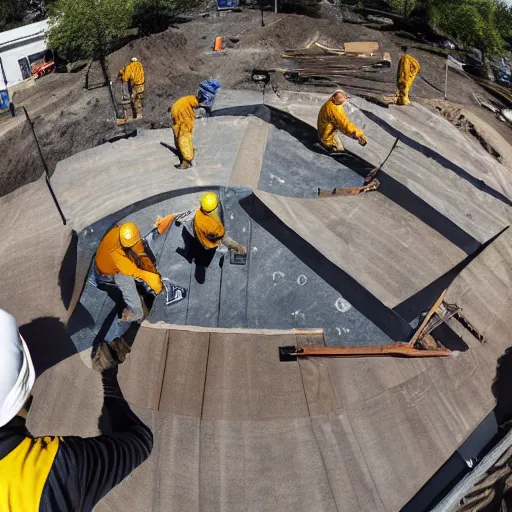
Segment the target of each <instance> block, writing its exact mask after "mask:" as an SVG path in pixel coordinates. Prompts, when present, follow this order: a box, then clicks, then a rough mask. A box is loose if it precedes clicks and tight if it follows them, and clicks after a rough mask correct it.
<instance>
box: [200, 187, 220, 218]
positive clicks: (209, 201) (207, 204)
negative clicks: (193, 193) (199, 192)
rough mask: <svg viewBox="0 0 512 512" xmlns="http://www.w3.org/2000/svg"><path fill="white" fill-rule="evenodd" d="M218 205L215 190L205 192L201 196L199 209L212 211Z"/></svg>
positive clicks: (205, 211) (206, 211)
mask: <svg viewBox="0 0 512 512" xmlns="http://www.w3.org/2000/svg"><path fill="white" fill-rule="evenodd" d="M218 206H219V197H218V196H217V194H216V193H215V192H206V194H205V195H204V196H203V197H202V198H201V210H203V212H204V213H212V212H213V211H214V210H216V209H217V207H218Z"/></svg>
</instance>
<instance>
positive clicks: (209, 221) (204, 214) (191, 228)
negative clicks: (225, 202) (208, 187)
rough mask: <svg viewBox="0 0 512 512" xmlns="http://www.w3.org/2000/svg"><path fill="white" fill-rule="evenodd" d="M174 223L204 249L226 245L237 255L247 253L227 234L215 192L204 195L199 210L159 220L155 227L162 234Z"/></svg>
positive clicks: (174, 214) (175, 214)
mask: <svg viewBox="0 0 512 512" xmlns="http://www.w3.org/2000/svg"><path fill="white" fill-rule="evenodd" d="M173 222H175V224H176V225H183V226H185V228H186V229H187V231H188V232H189V233H190V235H191V236H192V237H194V238H195V239H196V240H197V241H198V242H199V244H200V245H201V247H202V248H203V249H206V250H212V249H213V250H215V249H216V248H217V247H219V246H220V245H224V246H226V247H227V248H228V249H232V250H233V251H235V252H236V253H239V254H246V253H247V249H246V248H245V247H244V246H243V245H241V244H239V243H238V242H236V241H235V240H233V239H232V238H231V237H230V236H229V235H228V234H227V233H226V228H225V227H224V224H223V223H222V220H221V219H220V211H219V196H218V195H217V194H216V193H215V192H207V193H206V194H204V195H203V197H202V198H201V202H200V205H199V208H198V209H196V210H189V211H186V212H182V213H173V214H171V215H167V216H166V217H163V218H158V219H157V221H156V224H155V226H156V227H157V228H158V232H159V233H160V234H162V233H164V232H165V231H166V230H167V229H168V228H169V227H170V226H171V224H172V223H173Z"/></svg>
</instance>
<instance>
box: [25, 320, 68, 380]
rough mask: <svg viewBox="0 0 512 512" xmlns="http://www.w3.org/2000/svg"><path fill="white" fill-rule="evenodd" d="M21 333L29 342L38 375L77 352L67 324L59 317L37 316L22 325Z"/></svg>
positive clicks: (28, 345)
mask: <svg viewBox="0 0 512 512" xmlns="http://www.w3.org/2000/svg"><path fill="white" fill-rule="evenodd" d="M20 333H21V335H22V336H23V339H24V340H25V342H26V343H27V347H28V349H29V351H30V355H31V357H32V361H33V363H34V369H35V372H36V375H37V376H39V375H41V374H42V373H43V372H45V371H46V370H48V369H49V368H51V367H52V366H55V365H56V364H58V363H60V362H61V361H63V360H64V359H67V358H68V357H71V356H73V355H74V354H76V353H77V350H76V348H75V345H74V343H73V341H72V340H71V337H70V336H69V334H68V332H67V330H66V326H65V325H64V324H63V323H62V322H61V321H60V320H59V319H58V318H54V317H41V318H36V319H35V320H32V322H30V323H28V324H25V325H22V326H21V327H20Z"/></svg>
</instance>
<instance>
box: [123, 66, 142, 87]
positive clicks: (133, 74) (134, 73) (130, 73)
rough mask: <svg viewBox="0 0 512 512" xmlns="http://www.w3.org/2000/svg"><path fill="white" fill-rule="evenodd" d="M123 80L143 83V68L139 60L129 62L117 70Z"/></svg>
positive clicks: (138, 83) (134, 83)
mask: <svg viewBox="0 0 512 512" xmlns="http://www.w3.org/2000/svg"><path fill="white" fill-rule="evenodd" d="M119 74H120V75H121V79H122V80H123V81H124V82H131V83H132V85H144V79H145V77H144V68H143V67H142V64H141V63H140V62H139V61H136V62H130V64H128V66H126V67H125V68H123V69H121V70H120V71H119Z"/></svg>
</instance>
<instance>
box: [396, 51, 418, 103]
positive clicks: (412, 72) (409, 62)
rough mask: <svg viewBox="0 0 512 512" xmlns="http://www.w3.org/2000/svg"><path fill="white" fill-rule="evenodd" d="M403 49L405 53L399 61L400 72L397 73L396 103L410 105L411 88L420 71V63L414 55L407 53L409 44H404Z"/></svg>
mask: <svg viewBox="0 0 512 512" xmlns="http://www.w3.org/2000/svg"><path fill="white" fill-rule="evenodd" d="M402 51H403V52H404V55H402V58H401V59H400V61H399V62H398V72H397V75H396V86H397V88H398V91H397V93H396V104H397V105H410V103H411V101H410V100H409V90H410V89H411V86H412V84H413V82H414V79H415V78H416V77H417V76H418V73H419V72H420V63H419V62H418V61H417V60H416V59H415V58H414V57H411V56H410V55H407V46H402Z"/></svg>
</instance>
